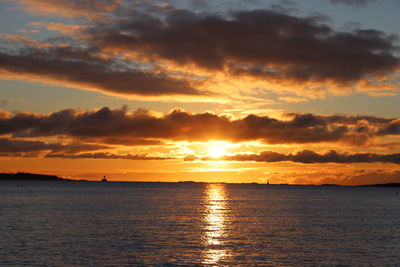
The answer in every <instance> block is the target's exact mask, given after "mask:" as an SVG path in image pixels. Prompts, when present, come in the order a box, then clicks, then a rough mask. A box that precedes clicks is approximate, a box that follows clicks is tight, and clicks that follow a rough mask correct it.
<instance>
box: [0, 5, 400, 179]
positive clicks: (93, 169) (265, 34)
mask: <svg viewBox="0 0 400 267" xmlns="http://www.w3.org/2000/svg"><path fill="white" fill-rule="evenodd" d="M399 10H400V1H398V0H214V1H210V0H169V1H156V0H97V1H95V0H88V1H81V0H58V1H53V0H0V135H1V136H0V172H21V171H23V172H33V173H44V174H55V175H60V176H62V177H66V178H73V179H90V180H100V179H101V178H102V176H103V175H106V176H107V177H108V178H109V179H110V180H116V181H125V180H132V181H187V180H191V181H206V182H244V183H247V182H258V183H266V182H267V181H269V182H270V183H290V184H321V183H335V184H343V185H355V184H371V183H388V182H400V118H399V112H400V49H399V47H400V27H399V26H400V18H399V15H398V12H399Z"/></svg>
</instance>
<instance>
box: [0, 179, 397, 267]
mask: <svg viewBox="0 0 400 267" xmlns="http://www.w3.org/2000/svg"><path fill="white" fill-rule="evenodd" d="M399 191H400V188H393V187H392V188H390V187H388V188H385V187H342V186H340V187H339V186H294V185H265V184H264V185H263V184H218V183H191V182H184V183H139V182H106V183H101V182H38V181H36V182H33V181H30V182H21V181H19V182H17V181H13V182H5V181H2V182H0V266H7V267H8V266H38V267H39V266H40V267H45V266H400V194H399Z"/></svg>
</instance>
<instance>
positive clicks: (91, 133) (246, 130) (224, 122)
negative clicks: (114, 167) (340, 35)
mask: <svg viewBox="0 0 400 267" xmlns="http://www.w3.org/2000/svg"><path fill="white" fill-rule="evenodd" d="M0 134H3V135H12V136H13V137H14V138H20V137H25V138H26V137H29V138H32V137H50V136H65V137H68V138H72V139H74V140H78V141H89V140H91V141H92V142H96V143H109V144H118V143H119V144H124V143H127V144H128V145H129V144H131V145H135V144H136V145H140V144H142V145H151V144H161V143H162V141H163V140H164V141H168V140H170V141H210V140H222V141H230V142H244V141H255V140H258V141H261V142H264V143H266V144H307V143H310V144H315V143H346V144H348V145H352V146H362V145H366V144H371V142H372V141H375V140H376V139H377V138H379V137H383V136H387V135H391V136H397V135H399V134H400V121H399V120H398V119H390V118H379V117H373V116H343V115H333V116H321V115H314V114H293V113H292V114H288V119H287V120H279V119H275V118H271V117H268V116H258V115H247V116H246V117H243V118H231V117H228V116H225V115H216V114H212V113H198V114H194V113H189V112H185V111H182V110H173V111H171V112H170V113H167V114H164V115H163V116H155V115H153V114H152V112H150V111H146V110H141V109H139V110H137V111H135V112H132V113H131V112H128V111H127V110H126V109H114V110H111V109H109V108H107V107H104V108H102V109H99V110H93V111H82V110H72V109H66V110H61V111H58V112H54V113H51V114H35V113H28V112H20V113H16V114H14V115H11V114H9V113H7V112H2V113H0Z"/></svg>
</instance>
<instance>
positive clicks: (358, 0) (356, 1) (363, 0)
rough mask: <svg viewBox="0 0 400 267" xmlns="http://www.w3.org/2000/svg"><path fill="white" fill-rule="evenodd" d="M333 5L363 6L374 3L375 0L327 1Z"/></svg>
mask: <svg viewBox="0 0 400 267" xmlns="http://www.w3.org/2000/svg"><path fill="white" fill-rule="evenodd" d="M329 1H330V2H331V3H334V4H346V5H350V6H358V7H359V6H365V5H367V4H368V3H371V2H375V1H376V0H329Z"/></svg>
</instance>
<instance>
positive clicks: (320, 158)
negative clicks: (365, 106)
mask: <svg viewBox="0 0 400 267" xmlns="http://www.w3.org/2000/svg"><path fill="white" fill-rule="evenodd" d="M196 159H200V160H213V159H212V158H210V157H200V158H198V157H195V156H193V155H189V156H187V157H186V158H185V160H186V161H192V160H196ZM214 160H216V159H214ZM218 160H233V161H257V162H281V161H291V162H299V163H305V164H311V163H374V162H383V163H396V164H400V153H395V154H375V153H355V154H349V153H342V154H341V153H338V152H336V151H334V150H331V151H329V152H327V153H325V154H318V153H316V152H314V151H311V150H303V151H300V152H298V153H295V154H288V155H285V154H281V153H277V152H273V151H263V152H261V153H259V154H236V155H233V156H225V157H223V158H219V159H218Z"/></svg>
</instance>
